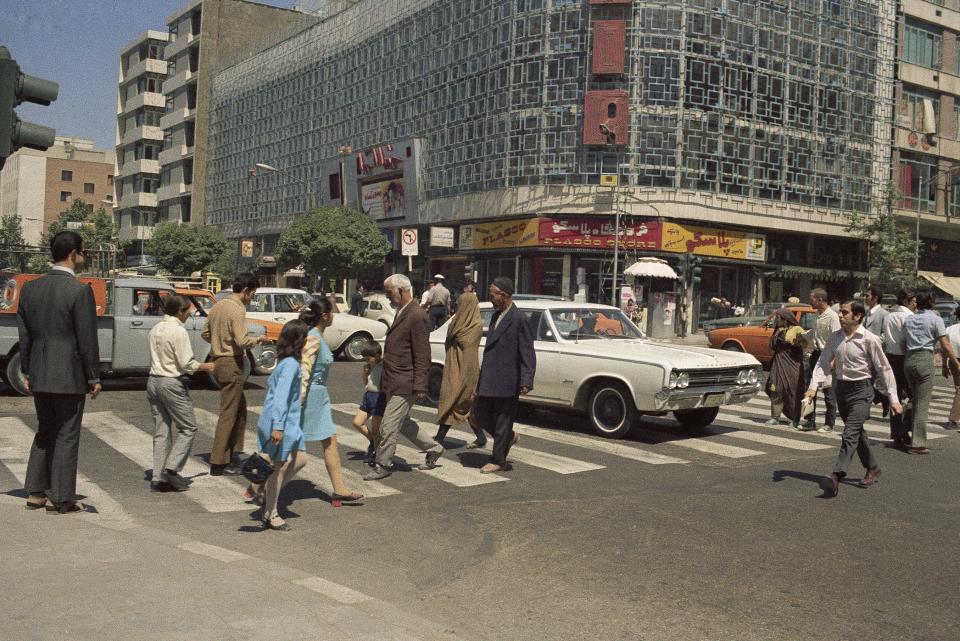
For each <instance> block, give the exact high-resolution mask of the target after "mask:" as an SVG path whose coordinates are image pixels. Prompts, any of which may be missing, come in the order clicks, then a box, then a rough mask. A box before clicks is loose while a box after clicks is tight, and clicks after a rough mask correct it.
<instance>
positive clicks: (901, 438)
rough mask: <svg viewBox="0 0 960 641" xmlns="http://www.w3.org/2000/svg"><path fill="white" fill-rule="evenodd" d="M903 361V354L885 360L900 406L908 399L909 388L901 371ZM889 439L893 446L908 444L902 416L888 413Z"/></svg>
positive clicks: (905, 425) (889, 355)
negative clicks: (888, 363)
mask: <svg viewBox="0 0 960 641" xmlns="http://www.w3.org/2000/svg"><path fill="white" fill-rule="evenodd" d="M905 359H906V357H905V356H904V355H903V354H887V360H888V361H889V362H890V367H891V369H893V377H894V378H895V379H896V380H897V398H899V399H900V403H901V404H902V403H903V402H904V401H905V400H906V399H908V398H910V386H909V385H907V375H906V373H904V371H903V364H904V360H905ZM890 438H891V439H893V442H894V443H895V444H896V443H899V444H909V441H910V439H909V432H908V431H907V423H906V421H905V420H904V414H902V413H901V414H894V413H892V412H891V413H890Z"/></svg>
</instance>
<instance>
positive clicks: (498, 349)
mask: <svg viewBox="0 0 960 641" xmlns="http://www.w3.org/2000/svg"><path fill="white" fill-rule="evenodd" d="M490 302H492V303H493V306H494V307H496V308H497V311H496V313H494V315H493V318H492V319H491V320H490V332H489V334H488V335H487V344H486V346H485V347H484V348H483V363H482V364H481V366H480V380H479V381H478V382H477V392H476V395H475V398H474V402H473V409H472V411H471V414H472V420H473V424H474V425H476V426H477V427H479V428H482V429H483V430H485V431H487V432H489V433H490V434H491V435H492V436H493V456H491V457H490V462H489V463H487V464H486V465H484V466H483V467H482V468H480V471H481V472H483V473H485V474H489V473H490V472H497V471H499V470H502V469H504V468H506V467H507V454H509V452H510V447H511V446H513V445H516V443H517V441H519V440H520V437H519V435H517V434H516V433H514V431H513V422H514V420H516V418H517V403H518V402H519V399H520V396H526V395H527V394H529V393H530V390H532V389H533V376H534V374H535V373H536V371H537V355H536V353H535V352H534V349H533V330H532V329H531V328H530V322H529V321H528V320H527V317H526V316H525V315H524V314H523V312H521V311H520V310H518V309H517V308H516V307H515V306H514V305H513V281H512V280H510V279H509V278H504V277H499V278H495V279H494V280H493V284H492V285H491V286H490Z"/></svg>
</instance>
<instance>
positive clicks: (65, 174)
mask: <svg viewBox="0 0 960 641" xmlns="http://www.w3.org/2000/svg"><path fill="white" fill-rule="evenodd" d="M60 180H62V181H64V182H70V181H71V180H73V172H72V171H70V170H69V169H64V170H63V171H61V172H60Z"/></svg>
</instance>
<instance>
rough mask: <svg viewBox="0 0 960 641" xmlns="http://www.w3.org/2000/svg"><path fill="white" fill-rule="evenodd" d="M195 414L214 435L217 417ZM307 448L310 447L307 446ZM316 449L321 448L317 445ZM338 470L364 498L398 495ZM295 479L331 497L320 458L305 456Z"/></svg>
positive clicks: (201, 411)
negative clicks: (310, 484)
mask: <svg viewBox="0 0 960 641" xmlns="http://www.w3.org/2000/svg"><path fill="white" fill-rule="evenodd" d="M255 408H256V409H255ZM247 409H248V410H249V411H250V412H254V413H257V414H259V412H260V411H262V409H263V407H262V406H259V405H255V406H253V407H248V408H247ZM196 412H197V423H198V426H199V428H200V429H201V430H202V431H203V432H204V433H205V434H214V433H215V432H216V428H217V415H216V414H215V413H214V412H210V411H208V410H205V409H201V408H197V409H196ZM338 440H339V439H338ZM307 447H310V446H309V445H308V446H307ZM318 447H322V446H321V445H319V444H318ZM364 449H366V448H364ZM340 469H341V472H342V474H343V482H344V483H346V484H347V487H349V488H350V489H351V490H354V491H361V489H362V492H361V493H362V494H363V496H364V498H378V497H381V496H391V495H393V494H399V493H400V490H397V489H395V488H392V487H390V486H389V485H386V484H384V483H380V482H377V481H373V482H371V481H364V480H363V476H362V475H361V474H359V473H357V472H355V471H353V470H351V469H350V468H348V467H346V466H345V465H342V466H341V468H340ZM297 478H298V479H304V480H306V481H309V482H310V483H313V485H314V486H316V487H317V488H319V489H320V490H321V491H323V492H324V493H325V494H326V495H327V496H333V483H332V482H331V481H330V476H329V475H328V474H327V466H326V464H325V463H324V462H323V457H322V456H314V455H313V454H307V465H306V467H304V468H303V469H302V470H300V471H299V472H297Z"/></svg>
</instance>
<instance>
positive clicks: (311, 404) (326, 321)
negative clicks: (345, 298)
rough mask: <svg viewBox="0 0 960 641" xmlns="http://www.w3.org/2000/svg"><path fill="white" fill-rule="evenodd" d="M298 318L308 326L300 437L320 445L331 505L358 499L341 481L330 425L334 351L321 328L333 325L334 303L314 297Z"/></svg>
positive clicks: (302, 364)
mask: <svg viewBox="0 0 960 641" xmlns="http://www.w3.org/2000/svg"><path fill="white" fill-rule="evenodd" d="M300 320H301V321H303V322H304V323H306V324H307V325H308V326H310V328H311V329H310V331H309V333H308V334H307V338H306V341H305V343H304V345H303V354H302V356H301V358H300V373H301V377H300V399H301V403H302V405H303V421H302V425H303V438H304V440H307V441H320V443H322V444H323V462H324V463H325V464H326V466H327V474H329V475H330V482H331V484H332V485H333V496H332V497H331V499H332V502H333V505H334V506H339V505H340V503H341V502H342V501H358V500H360V499H362V498H363V494H360V493H359V492H351V491H350V490H349V489H348V488H347V486H346V485H345V484H344V482H343V474H342V472H341V467H340V452H339V450H338V449H337V436H336V434H337V428H336V426H335V425H334V424H333V414H332V411H331V407H330V392H329V391H327V377H328V375H329V373H330V365H332V364H333V352H331V351H330V347H329V346H328V345H327V342H326V341H325V340H323V331H324V330H325V329H327V328H328V327H330V325H332V324H333V305H332V304H331V303H330V300H329V299H327V298H319V299H318V298H314V299H313V300H312V301H311V302H310V304H309V305H308V306H307V308H306V309H304V310H303V311H302V312H300Z"/></svg>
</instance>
